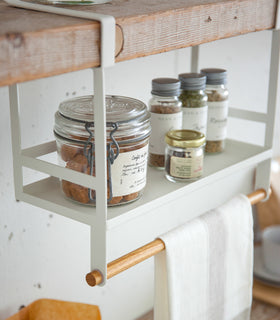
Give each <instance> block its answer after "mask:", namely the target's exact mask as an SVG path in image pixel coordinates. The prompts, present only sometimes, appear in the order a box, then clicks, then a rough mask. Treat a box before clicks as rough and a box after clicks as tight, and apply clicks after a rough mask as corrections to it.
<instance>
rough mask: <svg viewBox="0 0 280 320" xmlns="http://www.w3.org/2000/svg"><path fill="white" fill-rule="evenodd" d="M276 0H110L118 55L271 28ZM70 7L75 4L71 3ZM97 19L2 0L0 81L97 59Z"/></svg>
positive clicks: (107, 8) (102, 8)
mask: <svg viewBox="0 0 280 320" xmlns="http://www.w3.org/2000/svg"><path fill="white" fill-rule="evenodd" d="M276 4H277V0H228V1H221V0H212V1H209V0H189V1H184V0H173V1H167V0H164V1H160V2H159V1H157V0H113V1H112V2H111V3H109V4H102V5H96V6H84V7H75V8H77V9H78V10H82V11H84V10H86V11H94V12H99V13H103V14H111V15H113V16H115V18H116V23H117V46H116V61H123V60H128V59H133V58H136V57H141V56H146V55H151V54H155V53H160V52H165V51H169V50H174V49H178V48H183V47H188V46H193V45H197V44H202V43H205V42H209V41H214V40H217V39H223V38H227V37H232V36H236V35H240V34H244V33H248V32H254V31H259V30H265V29H271V28H273V26H274V24H275V12H276ZM71 8H73V7H71ZM99 32H100V30H99V24H98V23H97V22H92V21H87V20H82V19H76V18H71V17H65V16H58V15H54V14H47V13H41V12H34V11H28V10H24V9H19V8H12V7H9V6H8V5H7V4H5V3H4V2H3V0H1V1H0V86H3V85H9V84H12V83H16V82H23V81H28V80H32V79H37V78H43V77H48V76H52V75H56V74H61V73H65V72H70V71H75V70H80V69H85V68H89V67H95V66H98V65H99V41H100V37H99Z"/></svg>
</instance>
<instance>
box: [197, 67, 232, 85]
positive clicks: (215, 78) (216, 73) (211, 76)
mask: <svg viewBox="0 0 280 320" xmlns="http://www.w3.org/2000/svg"><path fill="white" fill-rule="evenodd" d="M200 72H201V73H203V74H205V75H206V84H210V85H219V84H226V83H227V71H226V70H225V69H218V68H206V69H201V70H200Z"/></svg>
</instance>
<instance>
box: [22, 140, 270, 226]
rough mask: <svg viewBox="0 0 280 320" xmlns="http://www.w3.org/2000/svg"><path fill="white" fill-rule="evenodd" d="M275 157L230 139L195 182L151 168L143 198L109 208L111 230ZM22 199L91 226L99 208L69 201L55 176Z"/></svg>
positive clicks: (27, 188) (29, 187)
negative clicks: (172, 178) (178, 180)
mask: <svg viewBox="0 0 280 320" xmlns="http://www.w3.org/2000/svg"><path fill="white" fill-rule="evenodd" d="M271 156H272V150H271V149H265V148H263V147H260V146H256V145H251V144H247V143H243V142H238V141H234V140H227V144H226V150H225V151H224V152H223V153H221V154H215V155H214V154H213V155H208V154H207V155H206V156H205V160H204V161H205V162H204V174H203V177H201V178H200V179H199V180H196V181H194V182H186V183H173V182H170V181H168V180H167V179H166V178H165V176H164V171H163V170H157V169H154V168H148V175H147V185H146V188H145V190H144V194H143V196H142V198H141V199H139V200H137V201H135V202H133V203H131V204H126V205H120V206H115V207H110V208H108V219H107V229H111V228H115V227H117V226H119V225H120V224H123V223H125V222H128V221H129V220H131V219H135V218H137V217H139V216H140V215H143V214H145V213H148V212H151V211H152V210H157V209H158V208H160V207H162V206H164V205H168V203H171V202H172V201H173V200H174V199H176V198H178V199H179V198H181V199H183V198H184V196H185V195H189V194H190V193H193V192H196V191H199V189H201V188H204V187H205V186H209V185H210V184H212V183H217V182H218V181H219V180H221V179H223V178H225V177H227V176H229V175H231V174H234V173H237V172H239V170H242V169H245V168H249V167H252V166H256V165H257V164H258V163H260V162H262V161H264V160H266V159H269V158H271ZM19 200H23V201H25V202H28V203H30V204H33V205H35V206H38V207H41V208H43V209H46V210H50V211H53V212H55V213H58V214H61V215H63V216H66V217H68V218H71V219H74V220H77V221H79V222H82V223H85V224H88V225H93V226H94V224H95V216H96V209H95V207H93V206H89V205H88V206H85V205H81V204H78V203H75V202H74V201H69V199H67V198H66V197H65V196H64V195H63V193H62V191H61V188H60V183H59V179H57V178H54V177H50V178H47V179H44V180H40V181H37V182H35V183H32V184H30V185H27V186H25V187H24V190H23V194H22V199H19Z"/></svg>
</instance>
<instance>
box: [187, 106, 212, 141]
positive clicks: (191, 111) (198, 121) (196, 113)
mask: <svg viewBox="0 0 280 320" xmlns="http://www.w3.org/2000/svg"><path fill="white" fill-rule="evenodd" d="M207 110H208V106H204V107H200V108H183V129H189V130H196V131H199V132H202V133H203V134H205V135H206V128H207Z"/></svg>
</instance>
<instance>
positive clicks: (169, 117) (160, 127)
mask: <svg viewBox="0 0 280 320" xmlns="http://www.w3.org/2000/svg"><path fill="white" fill-rule="evenodd" d="M182 118H183V114H182V112H177V113H169V114H167V113H166V114H159V113H153V112H151V126H152V134H151V137H150V141H149V152H150V153H153V154H161V155H164V151H165V140H164V139H165V134H166V133H167V132H168V131H170V130H175V129H181V128H182Z"/></svg>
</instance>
